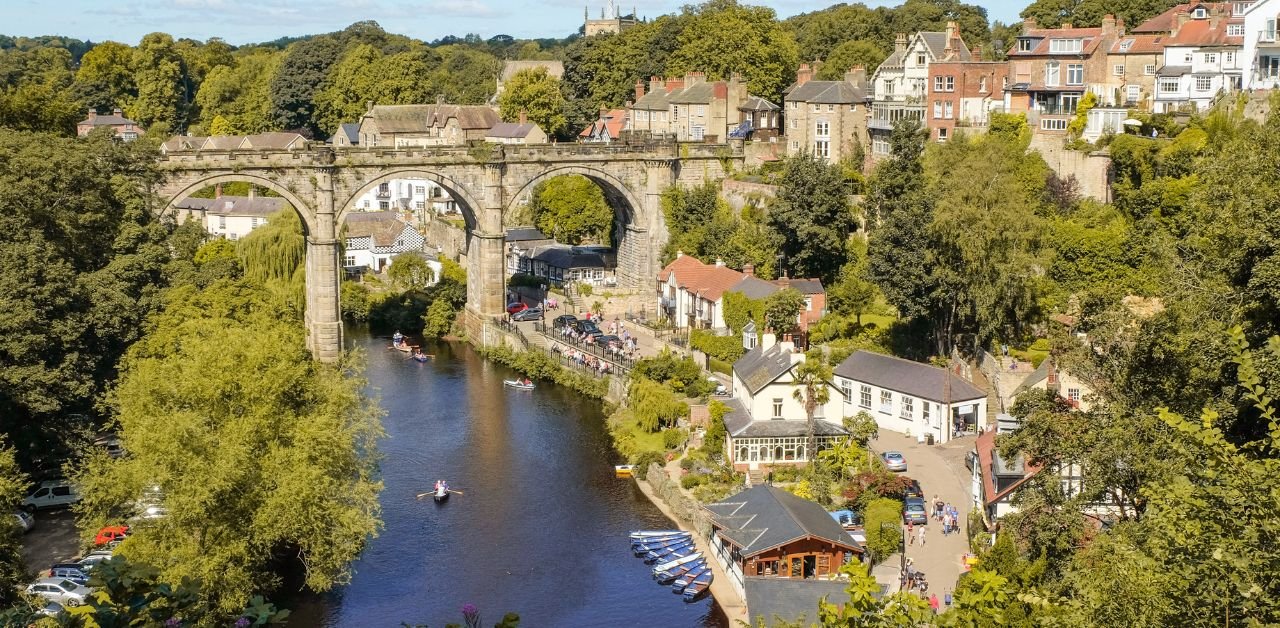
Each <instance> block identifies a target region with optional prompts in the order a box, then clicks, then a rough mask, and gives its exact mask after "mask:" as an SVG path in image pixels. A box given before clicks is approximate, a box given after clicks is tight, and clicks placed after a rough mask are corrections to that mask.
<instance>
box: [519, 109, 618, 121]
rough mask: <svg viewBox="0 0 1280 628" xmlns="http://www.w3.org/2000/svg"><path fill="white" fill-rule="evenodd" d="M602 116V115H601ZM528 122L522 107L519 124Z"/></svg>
mask: <svg viewBox="0 0 1280 628" xmlns="http://www.w3.org/2000/svg"><path fill="white" fill-rule="evenodd" d="M602 110H603V108H602ZM602 117H603V116H602ZM528 123H529V116H528V114H526V113H525V111H524V109H521V110H520V124H522V125H523V124H528Z"/></svg>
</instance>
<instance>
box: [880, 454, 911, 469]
mask: <svg viewBox="0 0 1280 628" xmlns="http://www.w3.org/2000/svg"><path fill="white" fill-rule="evenodd" d="M880 459H881V460H884V466H885V468H886V469H888V470H890V471H906V470H907V457H906V456H904V455H902V452H900V451H886V452H884V453H882V454H880Z"/></svg>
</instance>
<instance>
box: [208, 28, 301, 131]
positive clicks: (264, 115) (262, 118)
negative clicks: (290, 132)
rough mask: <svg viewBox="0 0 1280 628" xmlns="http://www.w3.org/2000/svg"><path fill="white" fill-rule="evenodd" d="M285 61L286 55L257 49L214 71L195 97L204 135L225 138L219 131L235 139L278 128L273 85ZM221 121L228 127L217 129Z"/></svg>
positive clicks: (212, 70) (243, 52)
mask: <svg viewBox="0 0 1280 628" xmlns="http://www.w3.org/2000/svg"><path fill="white" fill-rule="evenodd" d="M284 59H285V55H284V53H281V52H278V51H274V50H270V49H264V48H255V49H250V50H248V51H241V52H240V53H239V54H237V55H236V57H235V63H234V65H230V66H228V65H219V66H217V67H215V68H213V69H211V70H210V71H209V74H208V75H207V76H206V77H205V79H204V81H202V82H201V83H200V90H199V91H198V92H196V96H195V103H196V107H197V108H198V109H199V110H200V121H201V124H202V125H203V126H204V132H205V133H208V134H209V135H222V134H224V133H220V132H219V131H226V132H227V133H225V134H228V135H233V134H240V133H262V132H264V131H268V130H271V129H273V128H275V126H274V121H273V120H272V118H271V82H272V81H273V80H274V78H275V76H276V73H277V72H279V71H280V66H281V63H282V62H283V61H284ZM218 118H222V119H223V120H225V121H226V126H225V127H215V122H216V121H217V119H218ZM215 129H216V130H215Z"/></svg>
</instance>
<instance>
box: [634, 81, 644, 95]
mask: <svg viewBox="0 0 1280 628" xmlns="http://www.w3.org/2000/svg"><path fill="white" fill-rule="evenodd" d="M641 98H644V81H641V80H640V79H636V100H640V99H641Z"/></svg>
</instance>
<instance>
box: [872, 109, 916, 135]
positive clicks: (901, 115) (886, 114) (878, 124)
mask: <svg viewBox="0 0 1280 628" xmlns="http://www.w3.org/2000/svg"><path fill="white" fill-rule="evenodd" d="M907 119H911V120H923V119H924V105H908V104H899V103H875V104H872V105H871V119H870V120H868V121H867V128H870V129H877V130H880V131H892V130H893V125H895V124H897V123H898V121H899V120H907Z"/></svg>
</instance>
